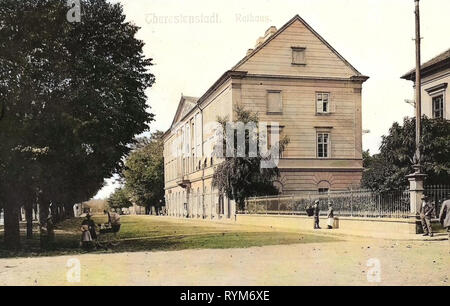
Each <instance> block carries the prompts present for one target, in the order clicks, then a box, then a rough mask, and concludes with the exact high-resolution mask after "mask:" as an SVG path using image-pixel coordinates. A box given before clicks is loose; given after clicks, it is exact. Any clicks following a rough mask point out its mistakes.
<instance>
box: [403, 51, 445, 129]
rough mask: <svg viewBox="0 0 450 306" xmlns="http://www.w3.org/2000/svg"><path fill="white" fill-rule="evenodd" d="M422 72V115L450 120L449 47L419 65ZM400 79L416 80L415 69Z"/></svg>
mask: <svg viewBox="0 0 450 306" xmlns="http://www.w3.org/2000/svg"><path fill="white" fill-rule="evenodd" d="M420 69H421V73H422V115H425V116H427V117H428V118H433V119H438V118H443V119H447V120H450V90H449V88H448V85H449V83H450V49H449V50H447V51H445V52H443V53H441V54H439V55H438V56H436V57H435V58H433V59H431V60H429V61H428V62H426V63H424V64H423V65H422V66H421V68H420ZM402 79H405V80H409V81H414V82H415V80H416V72H415V70H414V69H413V70H411V71H409V72H408V73H406V74H405V75H403V76H402Z"/></svg>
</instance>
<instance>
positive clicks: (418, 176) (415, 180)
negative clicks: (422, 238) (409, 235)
mask: <svg viewBox="0 0 450 306" xmlns="http://www.w3.org/2000/svg"><path fill="white" fill-rule="evenodd" d="M419 1H420V0H414V2H415V6H416V10H415V19H416V39H415V40H416V80H415V102H416V103H415V107H416V150H415V153H414V159H413V163H414V165H413V168H414V170H415V171H414V173H413V174H410V175H408V176H407V178H408V180H409V190H410V209H411V217H412V218H413V220H414V221H415V222H414V227H413V231H414V232H415V233H420V222H419V220H418V214H419V212H420V207H421V204H422V196H423V191H424V188H423V182H424V179H425V176H426V175H425V174H422V173H421V170H422V169H421V168H422V166H421V159H422V158H421V153H420V141H421V138H422V122H421V121H422V98H421V90H422V88H421V87H422V83H421V75H420V64H421V60H420V39H421V37H420V7H419Z"/></svg>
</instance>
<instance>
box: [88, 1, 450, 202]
mask: <svg viewBox="0 0 450 306" xmlns="http://www.w3.org/2000/svg"><path fill="white" fill-rule="evenodd" d="M110 2H114V3H115V2H120V3H121V4H122V5H123V8H124V13H125V15H126V16H127V20H128V21H130V22H133V23H134V24H136V25H138V26H139V27H141V30H140V31H139V32H138V35H137V38H138V39H141V40H143V41H144V42H145V47H144V53H145V55H146V56H148V57H150V58H153V62H154V66H152V68H151V71H152V73H153V74H154V75H155V76H156V83H155V84H154V85H153V86H152V87H151V88H150V89H149V90H148V92H147V95H148V105H149V107H150V111H151V112H152V113H154V114H155V115H156V117H155V119H156V120H155V122H153V123H152V124H151V126H150V132H154V131H156V130H163V131H165V130H167V129H168V128H169V127H170V124H171V122H172V119H173V116H174V114H175V111H176V108H177V106H178V102H179V100H180V97H181V94H184V95H187V96H196V97H200V96H202V95H203V93H204V92H205V91H206V90H207V89H208V88H209V87H210V86H211V85H212V84H213V83H214V82H215V81H216V80H217V79H218V78H219V77H220V76H221V75H222V74H223V73H224V72H225V71H227V70H229V69H230V68H231V67H233V66H234V65H235V64H236V63H237V62H238V61H239V60H240V59H242V58H243V57H244V56H245V53H246V51H247V50H248V49H249V48H253V47H254V45H255V42H256V40H257V39H258V37H260V36H263V35H264V33H265V31H266V30H267V29H268V28H269V27H270V26H272V25H274V26H276V27H277V28H280V27H281V26H283V25H284V24H285V23H286V22H287V21H289V20H290V19H291V18H292V17H294V16H295V15H296V14H298V15H300V16H301V17H302V18H303V19H304V20H305V21H306V22H307V23H308V24H309V25H310V26H312V28H314V29H315V30H316V32H318V33H319V34H320V35H321V36H322V37H323V38H325V40H327V41H328V43H329V44H330V45H332V46H333V47H334V48H335V49H336V50H337V51H338V52H339V53H340V54H341V55H342V56H343V57H344V58H345V59H346V60H347V61H349V62H350V63H351V64H352V65H353V66H354V67H355V68H356V69H358V70H359V71H360V72H361V73H362V74H364V75H367V76H369V77H370V79H369V80H368V81H367V82H366V83H364V85H363V96H362V101H363V102H362V104H363V106H362V115H363V129H365V130H369V131H370V132H369V133H367V134H364V136H363V149H365V150H367V149H369V150H370V152H371V153H377V152H378V148H379V145H380V143H381V136H382V135H385V134H387V132H388V130H389V127H390V126H391V125H392V123H393V122H395V121H398V122H401V121H402V120H403V118H404V117H405V116H413V115H414V108H413V107H412V106H411V105H410V104H407V103H405V102H404V101H405V99H410V100H411V99H413V98H414V92H413V87H412V85H413V84H412V82H410V81H405V80H402V79H400V76H401V75H403V74H404V73H406V72H407V71H409V70H410V69H412V68H414V65H415V47H414V41H413V38H414V35H415V27H414V1H413V0H395V1H392V0H227V1H222V0H189V1H181V0H111V1H110ZM420 3H421V27H422V29H421V31H422V33H421V36H422V37H423V40H422V62H425V61H427V60H429V59H431V58H433V57H434V56H436V55H438V54H439V53H442V52H443V51H445V50H447V49H449V48H450V35H449V29H450V18H449V16H448V12H450V1H448V0H422V1H420ZM114 181H115V180H114V179H109V180H106V186H105V187H104V188H103V189H102V190H100V191H99V193H98V194H97V196H96V198H104V197H107V196H108V195H109V194H110V193H111V192H112V191H113V190H114V189H115V188H116V187H117V186H118V185H117V183H114Z"/></svg>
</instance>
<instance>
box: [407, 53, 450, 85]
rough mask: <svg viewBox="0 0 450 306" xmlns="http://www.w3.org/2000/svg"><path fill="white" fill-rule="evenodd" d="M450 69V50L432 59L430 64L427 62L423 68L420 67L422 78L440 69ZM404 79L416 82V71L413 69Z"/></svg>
mask: <svg viewBox="0 0 450 306" xmlns="http://www.w3.org/2000/svg"><path fill="white" fill-rule="evenodd" d="M449 67H450V49H448V50H447V51H444V52H442V53H441V54H439V55H438V56H436V57H434V58H432V59H431V60H429V61H428V62H425V63H424V64H423V65H422V66H420V70H421V72H422V74H423V75H422V76H426V75H429V74H430V73H433V72H434V71H436V70H439V69H440V68H444V69H445V68H449ZM401 78H402V79H405V80H410V81H414V80H415V79H416V69H411V70H410V71H409V72H408V73H406V74H404V75H403V76H402V77H401Z"/></svg>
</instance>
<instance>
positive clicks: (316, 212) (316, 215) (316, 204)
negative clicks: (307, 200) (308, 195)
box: [313, 200, 320, 229]
mask: <svg viewBox="0 0 450 306" xmlns="http://www.w3.org/2000/svg"><path fill="white" fill-rule="evenodd" d="M319 204H320V202H319V200H315V201H314V206H313V207H314V229H320V226H319V214H320V207H319Z"/></svg>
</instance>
